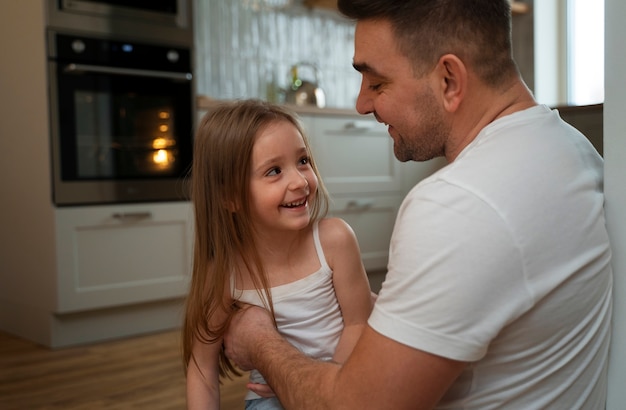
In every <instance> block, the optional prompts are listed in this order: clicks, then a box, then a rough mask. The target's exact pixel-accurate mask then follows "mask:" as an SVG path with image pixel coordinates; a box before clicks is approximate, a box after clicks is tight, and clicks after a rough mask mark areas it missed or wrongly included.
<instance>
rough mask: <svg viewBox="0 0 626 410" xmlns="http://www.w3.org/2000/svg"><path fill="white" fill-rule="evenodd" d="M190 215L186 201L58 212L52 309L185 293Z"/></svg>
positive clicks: (125, 302) (189, 250) (188, 267)
mask: <svg viewBox="0 0 626 410" xmlns="http://www.w3.org/2000/svg"><path fill="white" fill-rule="evenodd" d="M192 217H193V215H192V211H191V208H190V205H189V204H188V203H176V204H150V205H146V206H143V205H130V206H102V207H86V208H85V207H82V208H63V209H59V210H57V225H58V229H57V254H58V258H59V259H58V272H59V274H58V302H57V311H58V312H71V311H80V310H86V309H93V308H102V307H113V306H119V305H125V304H132V303H141V302H149V301H154V300H160V299H167V298H173V297H181V296H183V295H185V293H186V291H187V285H188V278H189V272H190V269H191V257H192V240H193V238H192V229H193V228H192V225H193V224H192Z"/></svg>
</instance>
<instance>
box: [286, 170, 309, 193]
mask: <svg viewBox="0 0 626 410" xmlns="http://www.w3.org/2000/svg"><path fill="white" fill-rule="evenodd" d="M308 185H309V181H308V180H307V179H306V177H305V176H304V175H303V174H302V173H301V172H295V173H294V177H293V178H292V180H291V183H290V188H291V189H294V190H295V189H303V188H306V187H307V186H308Z"/></svg>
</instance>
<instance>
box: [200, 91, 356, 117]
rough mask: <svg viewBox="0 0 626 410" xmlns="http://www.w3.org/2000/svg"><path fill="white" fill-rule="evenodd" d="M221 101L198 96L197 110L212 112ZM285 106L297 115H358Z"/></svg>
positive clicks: (314, 107)
mask: <svg viewBox="0 0 626 410" xmlns="http://www.w3.org/2000/svg"><path fill="white" fill-rule="evenodd" d="M221 101H223V100H217V99H214V98H211V97H209V96H206V95H198V96H197V97H196V108H197V109H198V110H210V109H211V107H213V106H215V105H216V104H219V103H220V102H221ZM284 105H285V106H286V107H289V108H290V109H292V110H293V111H295V112H296V113H297V114H307V115H325V116H328V115H357V114H358V113H357V112H356V110H355V109H352V108H332V107H325V108H318V107H316V106H312V105H309V106H298V105H293V104H284Z"/></svg>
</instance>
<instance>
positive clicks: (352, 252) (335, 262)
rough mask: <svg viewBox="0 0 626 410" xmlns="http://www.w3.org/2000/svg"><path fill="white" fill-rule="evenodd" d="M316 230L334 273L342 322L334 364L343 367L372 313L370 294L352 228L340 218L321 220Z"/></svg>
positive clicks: (334, 283)
mask: <svg viewBox="0 0 626 410" xmlns="http://www.w3.org/2000/svg"><path fill="white" fill-rule="evenodd" d="M319 226H320V241H321V242H322V248H323V249H324V254H325V256H326V261H327V262H328V265H329V266H330V267H331V269H332V270H333V285H334V287H335V293H336V295H337V301H338V302H339V306H340V307H341V313H342V315H343V322H344V328H343V332H342V334H341V338H340V339H339V343H338V345H337V349H336V350H335V354H334V356H333V360H334V361H336V362H338V363H343V362H345V361H346V359H347V358H348V356H349V355H350V353H351V352H352V349H353V348H354V346H355V344H356V342H357V340H358V339H359V337H360V336H361V332H362V331H363V329H364V328H365V325H366V323H367V319H368V317H369V315H370V313H371V311H372V306H373V301H372V292H371V289H370V284H369V280H368V278H367V273H366V272H365V268H364V267H363V262H362V260H361V252H360V249H359V244H358V242H357V238H356V235H355V234H354V231H353V230H352V228H351V227H350V226H349V225H348V224H347V223H346V222H345V221H344V220H342V219H339V218H328V219H324V220H322V221H320V224H319Z"/></svg>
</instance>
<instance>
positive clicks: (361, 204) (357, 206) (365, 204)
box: [346, 199, 374, 212]
mask: <svg viewBox="0 0 626 410" xmlns="http://www.w3.org/2000/svg"><path fill="white" fill-rule="evenodd" d="M373 205H374V201H372V200H371V199H353V200H350V201H348V204H347V205H346V209H347V210H349V211H355V212H363V211H367V210H369V209H370V208H371V207H372V206H373Z"/></svg>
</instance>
